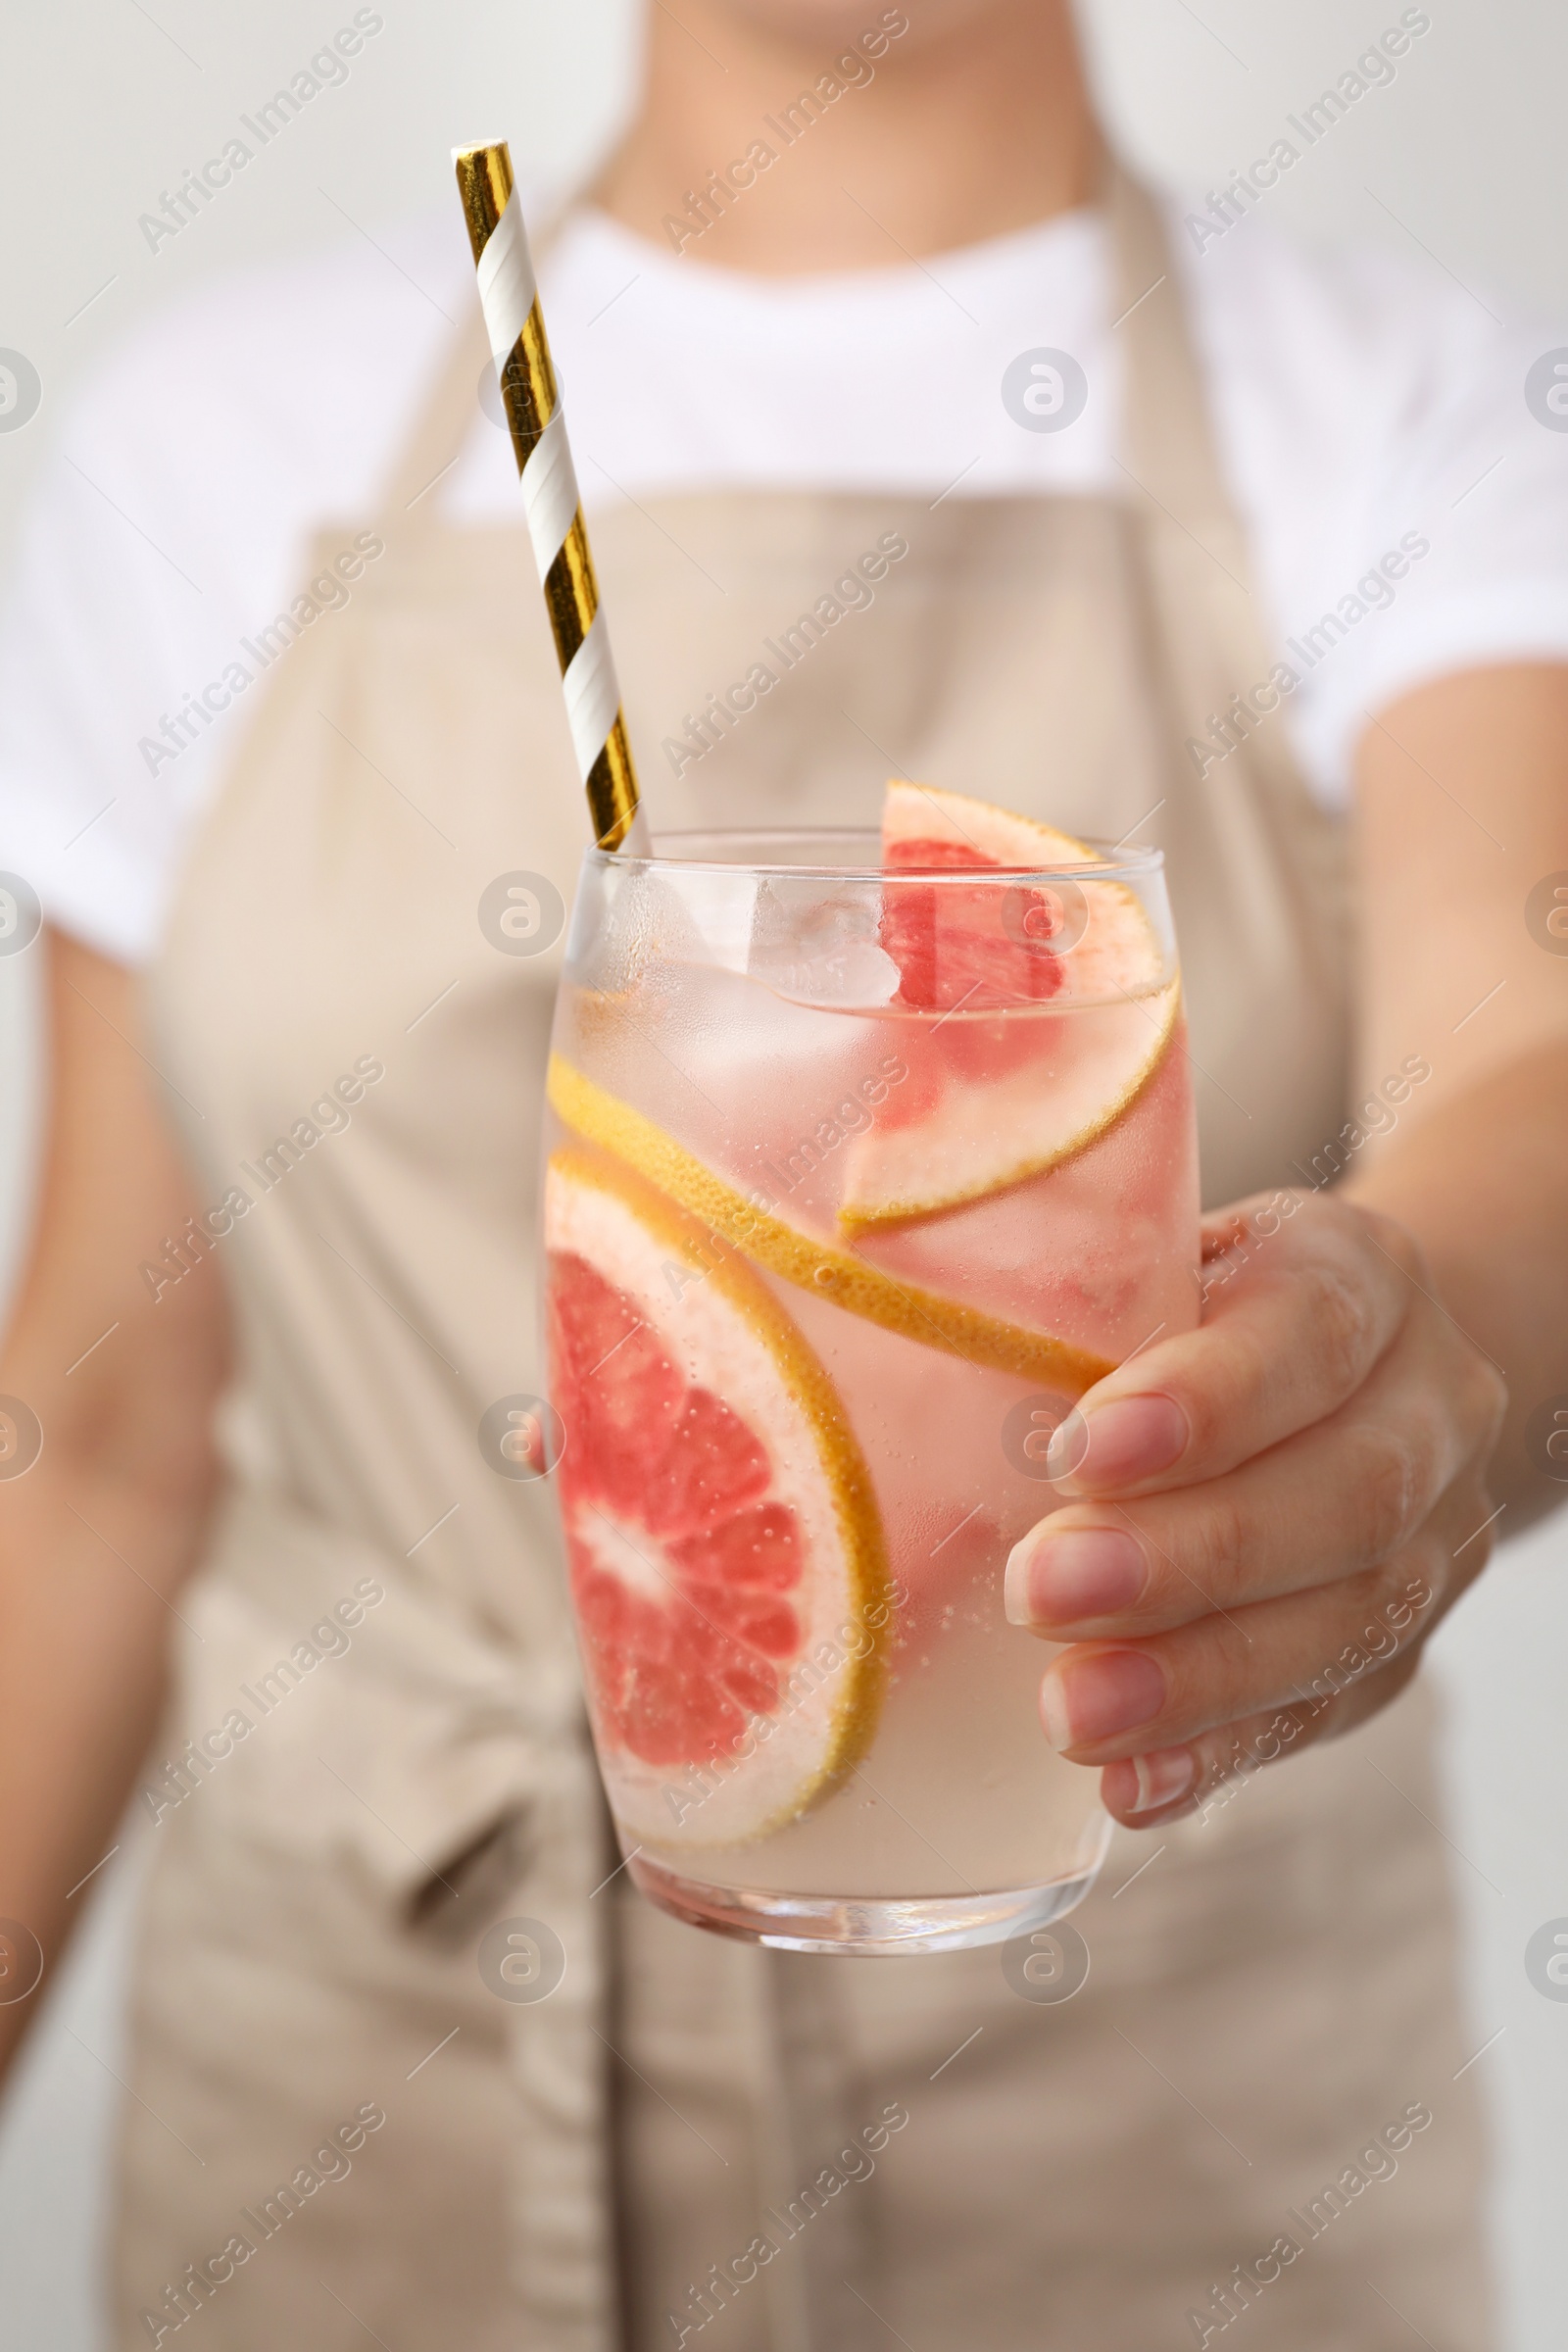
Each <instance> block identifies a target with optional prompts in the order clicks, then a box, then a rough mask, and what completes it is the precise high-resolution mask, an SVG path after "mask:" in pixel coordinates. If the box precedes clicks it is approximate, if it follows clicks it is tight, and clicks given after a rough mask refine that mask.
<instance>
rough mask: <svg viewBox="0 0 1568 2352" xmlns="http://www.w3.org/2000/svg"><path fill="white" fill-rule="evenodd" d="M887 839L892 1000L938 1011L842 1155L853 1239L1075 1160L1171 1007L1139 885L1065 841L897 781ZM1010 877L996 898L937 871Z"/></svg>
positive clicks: (1169, 1022) (914, 1028)
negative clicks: (895, 1094) (895, 1091)
mask: <svg viewBox="0 0 1568 2352" xmlns="http://www.w3.org/2000/svg"><path fill="white" fill-rule="evenodd" d="M882 849H883V862H884V865H885V866H886V867H887V869H888V870H889V871H890V872H892V873H901V874H904V875H907V877H908V878H907V879H906V880H901V881H900V882H898V883H897V884H895V885H892V886H890V888H889V890H888V892H887V897H886V901H885V906H884V911H883V918H882V933H881V936H882V946H883V948H884V950H885V952H886V953H887V954H888V955H889V956H892V958H893V960H894V961H895V962H896V963H897V964H898V966H899V969H900V973H901V975H902V977H901V980H900V986H899V990H898V993H897V995H896V997H895V998H894V1005H895V1007H899V1006H903V1007H907V1010H908V1011H909V1012H910V1013H911V1014H915V1015H919V1014H931V1013H935V1014H937V1015H939V1016H940V1017H939V1018H938V1019H936V1020H935V1021H921V1020H917V1019H915V1020H910V1021H909V1022H908V1023H907V1026H906V1028H905V1030H904V1033H903V1036H902V1038H901V1051H902V1052H903V1054H904V1057H905V1059H906V1061H907V1062H908V1064H909V1068H910V1082H909V1083H908V1084H907V1085H906V1086H904V1087H902V1088H901V1089H900V1094H899V1099H898V1101H897V1103H893V1104H891V1105H890V1106H889V1111H888V1115H886V1116H884V1117H879V1119H878V1120H877V1122H876V1124H875V1125H874V1126H871V1127H869V1128H867V1129H866V1131H865V1132H864V1133H863V1134H862V1135H860V1136H858V1137H857V1138H856V1140H855V1142H854V1144H853V1146H852V1148H851V1150H850V1152H849V1155H848V1162H847V1166H846V1171H845V1186H844V1197H843V1200H842V1202H841V1204H840V1208H839V1221H840V1223H841V1224H843V1225H845V1226H847V1227H849V1228H850V1229H851V1230H852V1231H853V1230H855V1229H857V1228H865V1227H870V1226H877V1225H889V1224H899V1223H906V1222H907V1221H908V1220H909V1219H911V1218H915V1217H928V1216H934V1215H936V1214H938V1213H940V1212H941V1211H942V1210H944V1209H949V1208H956V1207H957V1206H958V1205H959V1204H960V1203H961V1202H963V1201H977V1200H981V1199H984V1198H985V1197H986V1196H987V1195H989V1194H991V1193H996V1192H1001V1191H1003V1190H1004V1189H1005V1188H1006V1187H1008V1186H1010V1185H1015V1184H1021V1183H1023V1182H1024V1181H1025V1180H1026V1179H1027V1178H1029V1177H1031V1176H1039V1175H1043V1174H1045V1173H1046V1171H1047V1170H1048V1169H1051V1168H1054V1167H1057V1166H1059V1165H1060V1163H1061V1162H1062V1161H1063V1160H1065V1159H1069V1158H1071V1157H1073V1155H1074V1154H1075V1153H1077V1152H1082V1151H1083V1150H1084V1149H1085V1147H1086V1146H1087V1145H1089V1144H1091V1143H1093V1142H1094V1140H1095V1138H1096V1137H1097V1136H1100V1135H1103V1134H1104V1132H1105V1130H1106V1129H1107V1128H1108V1127H1110V1126H1111V1125H1112V1124H1113V1123H1114V1122H1115V1121H1116V1120H1117V1119H1118V1118H1120V1117H1121V1115H1122V1113H1123V1112H1124V1111H1125V1110H1126V1109H1127V1108H1128V1106H1129V1104H1130V1103H1132V1102H1133V1101H1134V1100H1135V1098H1136V1097H1137V1096H1138V1094H1139V1093H1140V1092H1141V1091H1142V1089H1143V1087H1144V1086H1145V1085H1146V1084H1147V1082H1148V1080H1149V1079H1150V1078H1151V1076H1152V1074H1153V1072H1154V1071H1155V1070H1156V1069H1157V1068H1158V1066H1159V1063H1160V1061H1161V1059H1162V1058H1163V1056H1164V1054H1165V1052H1166V1049H1167V1047H1168V1046H1169V1044H1170V1040H1171V1037H1172V1035H1173V1033H1174V1030H1175V1027H1176V1021H1177V1015H1178V1012H1179V1009H1180V1001H1181V1000H1180V986H1179V983H1178V982H1177V981H1176V980H1175V979H1174V978H1167V976H1166V967H1165V957H1164V954H1163V951H1162V949H1161V946H1160V942H1159V940H1158V939H1157V938H1156V936H1155V934H1154V930H1153V927H1152V924H1151V923H1150V920H1149V917H1148V915H1147V914H1146V913H1145V911H1144V908H1143V906H1142V905H1141V903H1140V901H1139V899H1138V897H1137V894H1136V893H1135V892H1133V891H1131V890H1129V889H1128V888H1127V886H1126V884H1125V883H1121V882H1117V881H1115V880H1114V879H1113V878H1111V877H1110V876H1108V875H1105V874H1099V873H1096V872H1095V870H1094V868H1095V866H1096V863H1097V859H1096V856H1095V853H1094V851H1093V850H1092V849H1090V848H1089V847H1088V846H1087V844H1085V843H1084V842H1081V841H1075V840H1074V839H1073V838H1072V836H1071V835H1070V834H1066V833H1058V832H1056V831H1054V829H1053V828H1052V827H1051V826H1050V825H1042V824H1037V823H1036V822H1035V821H1034V819H1033V818H1032V817H1026V816H1016V815H1014V814H1013V813H1012V811H1011V810H1010V809H996V808H993V807H991V806H990V804H989V803H987V802H985V801H975V800H969V799H967V798H965V796H964V795H963V794H961V793H956V792H944V791H941V790H939V789H937V788H936V787H932V786H926V785H919V784H910V783H906V782H904V781H902V780H899V779H895V780H893V781H892V782H890V783H889V785H888V788H887V797H886V801H885V803H884V807H883V818H882ZM1073 866H1083V867H1085V868H1086V869H1087V870H1086V872H1085V874H1084V877H1083V879H1082V881H1077V880H1075V879H1074V878H1073V877H1072V874H1071V870H1070V869H1071V868H1072V867H1073ZM1009 869H1017V870H1018V871H1019V876H1020V878H1019V881H1018V883H1017V884H1016V886H1015V887H1012V888H1010V889H1006V890H999V889H998V888H997V886H996V884H995V883H994V882H989V881H988V882H986V883H984V884H977V885H976V886H975V887H974V888H972V889H968V888H965V886H964V885H963V884H962V883H960V882H954V881H950V880H946V879H937V878H936V877H937V876H939V875H947V874H951V873H953V872H954V871H974V872H977V873H978V872H988V873H996V872H998V871H1001V872H1006V871H1008V870H1009ZM1063 869H1067V870H1066V871H1065V873H1064V872H1063ZM1031 872H1034V873H1037V874H1044V875H1059V876H1061V879H1059V880H1048V879H1042V880H1041V881H1039V882H1032V881H1030V880H1029V879H1028V878H1027V877H1028V875H1029V874H1030V873H1031ZM921 873H930V874H932V876H933V879H932V881H931V882H930V883H929V885H924V886H922V885H921V883H920V882H918V881H917V880H916V879H915V877H916V876H917V875H919V874H921ZM1091 1007H1093V1009H1090V1008H1091Z"/></svg>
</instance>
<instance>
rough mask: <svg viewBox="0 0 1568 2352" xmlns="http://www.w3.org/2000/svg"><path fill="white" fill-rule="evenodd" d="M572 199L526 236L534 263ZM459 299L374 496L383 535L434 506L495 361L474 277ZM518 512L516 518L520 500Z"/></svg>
mask: <svg viewBox="0 0 1568 2352" xmlns="http://www.w3.org/2000/svg"><path fill="white" fill-rule="evenodd" d="M574 202H575V196H574V194H569V195H567V196H565V197H563V198H558V199H557V200H556V201H555V202H554V203H553V204H551V205H549V206H548V207H547V208H546V209H545V211H544V212H543V214H542V216H541V218H540V221H539V223H538V226H537V228H536V229H535V230H534V231H533V232H532V233H531V234H530V239H529V242H530V245H531V247H532V250H533V259H534V263H535V266H536V267H537V265H538V264H539V263H540V262H542V261H543V259H544V257H545V255H546V254H547V253H548V252H549V251H550V248H551V247H552V246H553V245H554V244H555V242H556V239H557V237H558V236H559V235H560V233H561V229H562V225H563V223H564V221H565V220H566V218H567V216H568V214H569V212H570V210H571V208H572V205H573V203H574ZM461 302H462V309H463V317H462V319H461V321H460V323H459V326H458V330H457V333H456V334H455V335H453V336H452V337H451V339H450V340H449V341H448V342H446V343H445V344H443V346H442V349H441V353H440V356H439V358H438V359H437V362H436V368H435V375H434V378H433V380H432V381H431V383H430V385H429V387H428V389H427V390H426V393H425V396H424V400H423V403H422V404H421V406H420V408H419V412H418V414H417V417H416V418H415V422H414V425H413V428H412V430H411V431H410V432H409V434H408V436H407V437H406V439H405V440H404V442H403V445H402V447H401V448H400V450H399V452H398V455H397V457H396V459H395V460H394V462H393V465H392V468H391V471H390V472H389V474H388V475H387V478H386V480H385V481H384V482H383V483H382V485H381V491H380V495H379V497H378V498H377V500H376V502H375V503H376V521H377V523H378V524H379V526H380V528H381V531H382V534H383V536H385V534H386V532H387V531H388V529H390V530H391V532H392V533H393V535H394V536H396V537H406V536H407V535H408V533H409V531H410V530H411V528H412V529H416V530H417V529H419V528H420V527H422V525H423V524H424V522H425V520H426V518H427V517H429V516H431V515H434V514H435V513H436V512H437V511H438V509H439V505H440V500H439V497H438V495H437V490H438V485H439V483H440V480H441V477H442V475H443V474H446V473H450V472H451V470H452V468H453V466H455V465H456V464H457V462H458V460H459V458H461V457H462V455H463V452H464V449H465V447H466V443H467V438H468V435H469V433H470V431H471V430H472V428H473V421H474V416H475V412H476V411H477V409H478V406H479V384H480V379H481V377H482V376H483V373H484V371H485V369H486V368H489V367H491V366H493V362H492V360H491V356H490V336H489V332H488V330H487V328H486V326H485V322H484V312H483V310H482V309H481V307H480V303H479V289H478V283H477V280H476V279H475V278H473V277H472V276H470V277H469V278H468V280H467V282H466V286H465V288H464V292H463V295H462V297H461ZM517 512H518V516H519V519H520V516H521V513H522V510H521V507H520V506H519V508H518V510H517Z"/></svg>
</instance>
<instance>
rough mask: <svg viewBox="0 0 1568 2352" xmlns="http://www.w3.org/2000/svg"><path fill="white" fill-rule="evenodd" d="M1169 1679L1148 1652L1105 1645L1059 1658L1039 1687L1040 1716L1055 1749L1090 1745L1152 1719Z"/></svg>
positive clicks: (1163, 1701) (1117, 1737)
mask: <svg viewBox="0 0 1568 2352" xmlns="http://www.w3.org/2000/svg"><path fill="white" fill-rule="evenodd" d="M1164 1703H1165V1677H1164V1675H1163V1673H1162V1672H1161V1671H1160V1668H1159V1667H1158V1666H1157V1665H1156V1664H1155V1662H1154V1660H1153V1659H1152V1657H1151V1656H1150V1655H1149V1654H1148V1652H1147V1651H1146V1650H1141V1649H1102V1650H1097V1651H1094V1652H1092V1653H1091V1654H1090V1655H1089V1656H1088V1657H1073V1656H1071V1655H1069V1656H1068V1657H1066V1658H1058V1659H1057V1660H1056V1661H1055V1662H1054V1665H1052V1666H1050V1667H1048V1669H1047V1671H1046V1675H1045V1679H1044V1681H1043V1682H1042V1684H1041V1686H1040V1720H1041V1722H1042V1723H1043V1724H1044V1726H1045V1731H1046V1738H1047V1739H1048V1740H1050V1742H1051V1744H1052V1746H1053V1747H1054V1748H1056V1749H1058V1750H1059V1749H1061V1748H1065V1747H1086V1746H1088V1745H1089V1744H1090V1743H1091V1742H1092V1741H1094V1740H1116V1739H1119V1738H1120V1737H1121V1735H1122V1733H1123V1732H1135V1731H1137V1730H1138V1728H1139V1726H1140V1725H1141V1724H1145V1723H1152V1721H1153V1719H1154V1717H1155V1716H1156V1715H1157V1714H1158V1713H1159V1710H1160V1708H1161V1707H1162V1706H1163V1705H1164Z"/></svg>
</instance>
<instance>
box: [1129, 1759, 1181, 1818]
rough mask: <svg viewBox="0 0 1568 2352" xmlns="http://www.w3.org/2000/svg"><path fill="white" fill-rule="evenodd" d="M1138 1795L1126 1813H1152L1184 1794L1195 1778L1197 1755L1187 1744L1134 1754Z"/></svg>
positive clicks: (1171, 1803)
mask: <svg viewBox="0 0 1568 2352" xmlns="http://www.w3.org/2000/svg"><path fill="white" fill-rule="evenodd" d="M1132 1766H1133V1771H1134V1773H1135V1774H1136V1775H1137V1778H1138V1796H1137V1800H1136V1802H1135V1803H1133V1804H1130V1805H1129V1806H1128V1807H1127V1810H1128V1812H1129V1813H1152V1812H1154V1811H1155V1810H1156V1808H1157V1807H1158V1806H1160V1805H1173V1804H1174V1803H1175V1802H1176V1799H1177V1798H1178V1797H1179V1796H1185V1795H1186V1794H1187V1791H1188V1790H1189V1789H1191V1787H1192V1785H1193V1783H1194V1782H1195V1781H1196V1780H1197V1778H1198V1758H1197V1757H1196V1756H1195V1755H1194V1753H1193V1751H1192V1749H1191V1748H1190V1747H1161V1748H1157V1749H1156V1750H1155V1752H1154V1754H1153V1755H1152V1756H1134V1757H1133V1759H1132Z"/></svg>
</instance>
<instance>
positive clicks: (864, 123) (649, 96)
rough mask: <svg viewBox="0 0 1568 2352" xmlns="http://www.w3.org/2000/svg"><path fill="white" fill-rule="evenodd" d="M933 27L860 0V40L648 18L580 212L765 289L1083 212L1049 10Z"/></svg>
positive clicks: (701, 9) (723, 15)
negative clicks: (630, 98) (590, 203)
mask: <svg viewBox="0 0 1568 2352" xmlns="http://www.w3.org/2000/svg"><path fill="white" fill-rule="evenodd" d="M944 13H945V14H946V15H947V16H948V17H949V18H950V19H951V18H953V17H955V16H956V17H959V18H961V20H962V21H961V22H950V23H948V24H945V25H940V26H938V27H936V28H934V29H924V30H923V29H922V26H921V24H920V22H919V20H920V18H921V16H922V14H923V12H922V8H921V5H920V0H907V7H898V8H887V9H883V8H881V7H879V6H878V5H876V0H869V4H868V5H867V6H866V7H865V8H864V9H863V10H862V11H861V17H862V18H863V20H864V24H865V28H866V29H867V30H869V31H870V33H871V39H870V42H869V44H867V42H866V40H865V39H864V38H863V37H862V35H860V34H857V35H856V36H855V37H853V38H851V39H849V40H846V39H843V38H840V37H836V36H834V35H833V34H832V33H830V32H823V33H821V34H819V35H814V36H805V35H803V34H802V33H801V32H800V31H798V30H795V29H791V30H790V31H789V32H787V33H786V32H781V31H779V30H778V29H776V28H774V27H770V26H768V25H760V24H758V23H756V22H755V21H753V20H751V19H749V18H748V17H746V16H745V15H743V14H742V13H741V11H740V9H739V8H738V7H737V6H736V5H735V0H680V8H679V22H678V23H677V21H676V18H675V16H674V15H672V14H671V13H670V12H669V11H668V10H666V9H663V8H661V7H659V6H657V5H654V6H652V7H651V10H650V25H649V59H648V74H647V80H646V83H645V87H644V90H643V95H642V100H641V104H640V106H639V109H638V113H637V116H636V118H635V120H634V121H633V123H632V124H631V127H630V129H629V130H628V131H627V133H626V136H625V138H624V139H623V140H622V141H621V143H620V145H619V147H618V148H617V149H616V151H615V153H614V154H613V156H612V158H611V160H610V162H609V164H608V165H607V166H606V168H605V170H604V172H602V173H601V175H600V178H599V180H598V182H597V184H596V186H595V188H594V190H593V196H594V201H595V202H596V203H597V204H599V205H600V206H601V207H602V208H603V209H604V210H605V211H606V212H608V213H611V214H612V215H613V217H614V218H615V219H616V220H618V221H623V222H624V223H625V225H626V226H627V227H628V228H632V229H635V230H636V231H637V232H638V233H639V234H640V235H642V236H645V237H649V238H652V239H654V240H655V241H656V242H660V243H665V244H669V245H671V246H673V247H674V248H675V249H676V250H677V251H680V252H685V253H697V254H699V255H700V256H701V257H702V259H703V260H704V261H713V262H719V263H722V264H723V265H724V266H725V267H727V268H729V269H734V270H756V271H760V272H762V273H765V274H769V275H779V276H784V275H789V274H791V273H793V272H798V271H810V270H865V269H878V268H885V267H888V266H890V265H897V263H898V262H899V261H900V259H901V258H913V257H915V256H917V255H920V254H928V253H941V252H944V251H946V250H948V249H950V248H952V247H954V246H957V245H967V244H973V243H976V242H978V241H979V240H980V239H982V238H985V237H993V236H1000V235H1003V234H1005V232H1006V231H1007V230H1008V229H1013V228H1021V227H1024V226H1026V225H1027V224H1028V223H1030V222H1031V221H1044V220H1048V219H1050V217H1051V216H1052V215H1053V214H1054V213H1060V212H1065V211H1067V210H1068V209H1070V208H1071V207H1072V206H1074V205H1077V204H1082V203H1084V202H1086V201H1087V200H1088V198H1089V197H1090V195H1091V194H1092V192H1093V188H1094V182H1095V174H1096V170H1097V166H1098V160H1099V153H1100V140H1099V131H1098V128H1097V125H1096V123H1095V119H1094V114H1093V111H1092V108H1091V106H1090V103H1089V98H1088V95H1087V92H1086V89H1085V85H1084V79H1083V73H1082V69H1081V65H1080V61H1079V57H1078V49H1077V43H1076V39H1075V37H1074V33H1073V28H1072V24H1071V19H1070V15H1069V11H1068V8H1067V5H1066V0H976V5H974V6H972V7H970V8H967V9H963V8H960V9H957V10H954V9H952V8H949V9H948V10H947V11H946V12H944ZM898 25H904V26H905V27H906V29H905V30H903V31H902V32H901V31H898V30H897V29H896V27H897V26H898ZM884 42H885V45H883V44H884ZM868 46H869V49H870V51H871V52H872V53H871V54H867V49H868ZM840 59H843V60H844V61H845V62H844V64H843V65H840V64H838V63H837V61H838V60H840ZM834 83H837V84H838V94H837V95H834V94H833V84H834ZM768 151H771V153H770V156H769V153H768ZM737 166H738V167H739V168H738V169H737V168H736V167H737ZM694 198H695V199H696V201H695V202H693V199H694Z"/></svg>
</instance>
